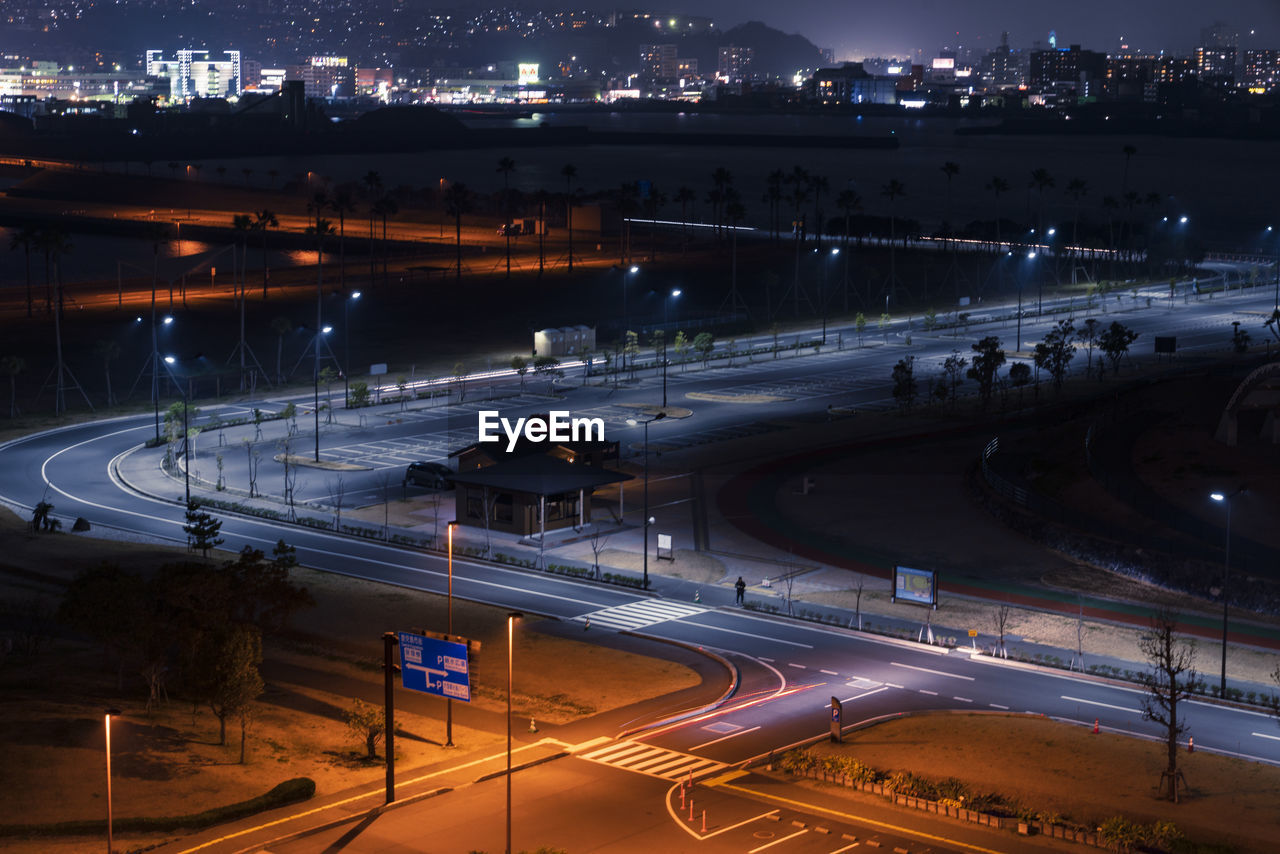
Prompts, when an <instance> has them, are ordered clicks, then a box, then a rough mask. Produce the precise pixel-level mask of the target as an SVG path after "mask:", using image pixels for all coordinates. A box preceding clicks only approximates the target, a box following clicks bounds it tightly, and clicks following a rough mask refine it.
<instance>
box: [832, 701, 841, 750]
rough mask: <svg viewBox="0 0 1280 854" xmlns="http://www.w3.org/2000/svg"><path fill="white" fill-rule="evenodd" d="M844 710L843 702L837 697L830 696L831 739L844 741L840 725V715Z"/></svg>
mask: <svg viewBox="0 0 1280 854" xmlns="http://www.w3.org/2000/svg"><path fill="white" fill-rule="evenodd" d="M843 712H844V707H843V704H842V703H841V702H840V700H839V699H837V698H835V697H832V698H831V740H832V741H844V731H843V730H842V728H841V726H840V717H841V715H842V713H843Z"/></svg>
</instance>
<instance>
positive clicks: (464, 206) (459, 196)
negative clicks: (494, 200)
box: [444, 183, 472, 282]
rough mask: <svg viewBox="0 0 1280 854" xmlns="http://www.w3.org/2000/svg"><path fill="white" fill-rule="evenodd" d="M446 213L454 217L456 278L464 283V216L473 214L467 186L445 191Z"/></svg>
mask: <svg viewBox="0 0 1280 854" xmlns="http://www.w3.org/2000/svg"><path fill="white" fill-rule="evenodd" d="M444 204H445V211H446V212H447V213H448V214H449V216H451V217H453V227H454V237H455V240H454V245H455V246H456V248H457V266H456V272H455V278H456V280H457V281H459V282H461V281H462V215H463V214H465V213H470V212H471V206H472V196H471V190H470V189H469V188H468V187H467V185H466V184H462V183H453V184H450V185H449V189H447V190H445V191H444Z"/></svg>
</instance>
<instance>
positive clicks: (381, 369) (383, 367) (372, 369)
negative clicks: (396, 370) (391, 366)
mask: <svg viewBox="0 0 1280 854" xmlns="http://www.w3.org/2000/svg"><path fill="white" fill-rule="evenodd" d="M386 372H387V363H386V362H378V363H377V364H376V365H370V366H369V375H370V376H374V377H380V376H382V375H383V374H385V373H386Z"/></svg>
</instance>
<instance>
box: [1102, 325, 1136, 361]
mask: <svg viewBox="0 0 1280 854" xmlns="http://www.w3.org/2000/svg"><path fill="white" fill-rule="evenodd" d="M1136 340H1138V333H1137V332H1134V331H1133V330H1132V329H1130V328H1129V327H1127V326H1125V325H1124V324H1123V323H1121V322H1120V321H1118V320H1113V321H1112V322H1111V325H1110V326H1108V327H1107V328H1106V329H1105V330H1103V332H1102V334H1101V335H1099V336H1098V347H1099V349H1101V350H1102V352H1103V354H1104V355H1106V357H1107V361H1109V362H1111V373H1113V374H1118V373H1120V360H1121V359H1123V358H1124V355H1125V354H1126V353H1128V352H1129V345H1130V344H1132V343H1133V342H1134V341H1136Z"/></svg>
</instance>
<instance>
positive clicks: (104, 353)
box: [94, 339, 120, 406]
mask: <svg viewBox="0 0 1280 854" xmlns="http://www.w3.org/2000/svg"><path fill="white" fill-rule="evenodd" d="M94 351H95V352H96V353H97V354H98V356H100V357H101V358H102V370H103V373H104V374H105V376H106V378H107V406H115V404H116V397H115V395H114V394H112V392H111V361H112V360H113V359H115V358H116V357H117V356H119V355H120V345H119V344H117V343H116V342H115V341H112V340H110V339H103V340H101V341H99V342H98V344H97V346H96V347H94Z"/></svg>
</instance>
